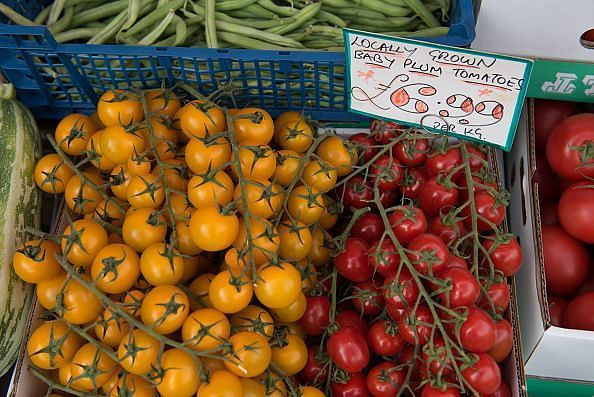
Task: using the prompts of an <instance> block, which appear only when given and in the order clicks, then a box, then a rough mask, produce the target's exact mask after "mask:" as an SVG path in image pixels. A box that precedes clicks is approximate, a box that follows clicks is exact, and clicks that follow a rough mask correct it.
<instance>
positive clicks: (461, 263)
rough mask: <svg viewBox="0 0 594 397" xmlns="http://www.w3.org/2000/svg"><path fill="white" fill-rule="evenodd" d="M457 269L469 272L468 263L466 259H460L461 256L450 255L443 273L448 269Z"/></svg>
mask: <svg viewBox="0 0 594 397" xmlns="http://www.w3.org/2000/svg"><path fill="white" fill-rule="evenodd" d="M455 268H458V269H466V270H468V262H466V260H465V259H463V258H460V257H459V256H456V255H452V254H450V256H448V260H447V263H446V267H445V269H443V270H442V272H443V271H445V270H447V269H455Z"/></svg>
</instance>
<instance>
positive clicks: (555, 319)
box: [547, 294, 569, 327]
mask: <svg viewBox="0 0 594 397" xmlns="http://www.w3.org/2000/svg"><path fill="white" fill-rule="evenodd" d="M547 302H548V304H549V317H550V318H551V321H550V322H551V325H554V326H555V327H563V316H564V315H565V310H567V305H569V302H567V301H566V300H565V299H563V298H561V297H560V296H555V295H550V294H547Z"/></svg>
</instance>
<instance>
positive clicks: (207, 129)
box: [179, 100, 227, 139]
mask: <svg viewBox="0 0 594 397" xmlns="http://www.w3.org/2000/svg"><path fill="white" fill-rule="evenodd" d="M179 121H180V127H181V130H182V131H183V133H184V135H186V136H187V137H188V138H189V139H191V138H204V137H206V136H209V135H215V134H217V133H219V132H223V131H225V128H226V127H227V123H226V120H225V113H223V111H222V110H221V109H220V108H219V107H217V106H216V105H215V104H214V103H212V102H206V101H203V100H195V101H192V102H190V103H188V104H187V105H185V106H184V107H183V108H181V109H180V114H179Z"/></svg>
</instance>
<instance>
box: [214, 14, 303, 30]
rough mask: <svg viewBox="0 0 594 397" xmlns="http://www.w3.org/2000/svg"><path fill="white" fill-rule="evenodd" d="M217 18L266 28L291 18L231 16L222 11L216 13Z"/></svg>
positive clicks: (256, 27) (287, 21) (237, 23)
mask: <svg viewBox="0 0 594 397" xmlns="http://www.w3.org/2000/svg"><path fill="white" fill-rule="evenodd" d="M216 17H217V20H220V21H225V22H229V23H234V24H236V25H242V26H249V27H252V28H255V29H268V28H272V27H275V26H278V24H279V23H281V24H282V23H289V22H291V21H292V18H280V19H252V18H233V17H230V16H229V15H227V14H223V13H222V12H217V13H216Z"/></svg>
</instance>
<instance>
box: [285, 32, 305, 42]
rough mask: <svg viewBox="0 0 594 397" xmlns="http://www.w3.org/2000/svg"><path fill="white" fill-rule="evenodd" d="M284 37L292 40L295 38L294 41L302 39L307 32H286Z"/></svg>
mask: <svg viewBox="0 0 594 397" xmlns="http://www.w3.org/2000/svg"><path fill="white" fill-rule="evenodd" d="M285 37H288V38H289V39H293V40H296V41H303V39H304V38H305V37H307V33H305V32H294V33H289V34H286V35H285Z"/></svg>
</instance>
